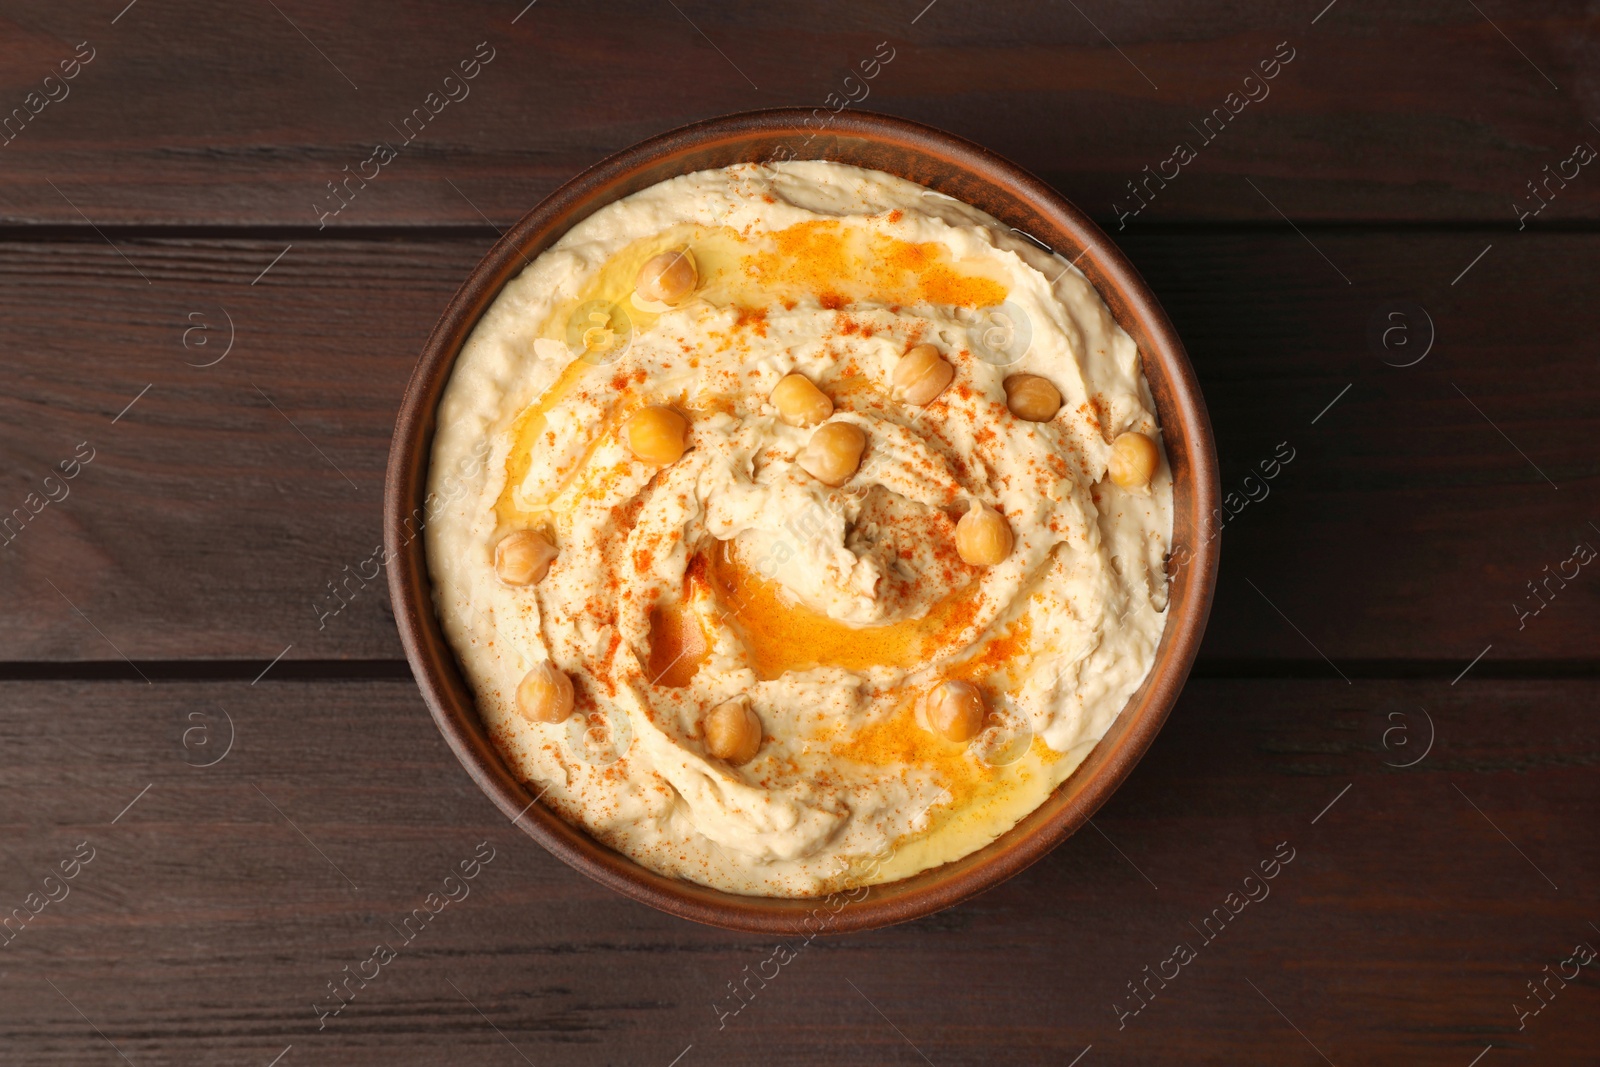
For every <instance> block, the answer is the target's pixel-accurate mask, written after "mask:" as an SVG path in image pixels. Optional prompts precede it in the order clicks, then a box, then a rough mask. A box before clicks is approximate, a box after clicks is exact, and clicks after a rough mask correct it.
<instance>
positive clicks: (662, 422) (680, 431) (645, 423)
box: [623, 404, 689, 467]
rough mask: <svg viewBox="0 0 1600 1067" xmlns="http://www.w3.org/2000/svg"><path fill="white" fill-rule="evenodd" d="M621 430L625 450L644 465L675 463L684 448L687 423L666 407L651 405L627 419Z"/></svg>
mask: <svg viewBox="0 0 1600 1067" xmlns="http://www.w3.org/2000/svg"><path fill="white" fill-rule="evenodd" d="M623 431H624V432H625V433H626V434H627V437H628V448H629V450H630V451H632V452H633V454H634V455H635V456H637V457H638V458H639V459H641V460H643V461H644V462H646V463H652V464H654V465H656V466H657V467H665V466H666V465H667V464H669V463H676V462H677V461H678V457H679V456H682V455H683V450H684V449H685V448H687V447H688V434H689V420H688V419H686V418H684V417H683V416H682V415H679V414H678V413H677V412H676V411H673V410H672V409H671V408H669V407H665V406H663V405H661V404H652V405H650V406H649V407H647V408H643V409H641V410H640V411H639V412H638V413H637V414H636V415H634V416H633V418H631V419H629V420H628V422H627V425H625V426H624V427H623Z"/></svg>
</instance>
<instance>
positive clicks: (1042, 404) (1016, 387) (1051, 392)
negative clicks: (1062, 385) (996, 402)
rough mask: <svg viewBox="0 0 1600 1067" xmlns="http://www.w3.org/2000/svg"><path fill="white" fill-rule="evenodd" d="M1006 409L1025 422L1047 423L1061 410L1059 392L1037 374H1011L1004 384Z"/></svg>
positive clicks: (1047, 380)
mask: <svg viewBox="0 0 1600 1067" xmlns="http://www.w3.org/2000/svg"><path fill="white" fill-rule="evenodd" d="M1004 385H1005V390H1006V407H1008V408H1010V409H1011V414H1013V415H1015V416H1016V417H1017V418H1019V419H1022V420H1023V421H1025V422H1049V421H1050V420H1051V419H1053V418H1055V417H1056V412H1058V411H1060V410H1061V390H1059V389H1057V388H1056V387H1055V386H1053V385H1051V384H1050V381H1049V379H1047V378H1041V377H1039V376H1038V375H1037V374H1013V375H1012V376H1011V377H1009V378H1007V379H1006V380H1005V382H1004Z"/></svg>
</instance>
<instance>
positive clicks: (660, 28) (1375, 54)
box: [0, 0, 1600, 229]
mask: <svg viewBox="0 0 1600 1067" xmlns="http://www.w3.org/2000/svg"><path fill="white" fill-rule="evenodd" d="M120 6H121V5H116V4H112V5H108V7H120ZM675 6H676V8H677V10H675V9H674V5H668V4H655V3H651V4H646V3H610V4H599V5H596V4H586V5H582V6H563V5H560V4H540V5H536V6H533V7H532V8H530V9H528V10H526V11H524V12H523V14H522V15H521V17H520V18H518V17H517V13H518V11H519V10H522V9H523V5H522V4H520V3H515V2H512V3H494V4H490V3H486V2H483V0H478V2H475V3H470V4H452V5H449V6H448V7H436V6H427V5H421V4H410V5H392V6H387V7H385V8H383V9H382V12H381V14H376V13H374V11H373V9H371V8H370V7H369V6H368V5H360V4H357V5H345V4H334V3H328V2H314V0H294V2H291V3H284V4H278V5H276V7H277V8H278V10H274V5H269V4H262V5H250V6H246V7H243V8H217V7H215V6H214V5H209V4H205V3H201V2H199V0H181V2H176V3H164V4H154V3H142V4H138V5H137V6H135V7H133V8H132V9H131V10H126V11H124V12H123V13H122V14H121V15H120V16H116V21H115V24H113V22H112V19H113V16H115V15H116V13H115V12H106V11H98V10H97V11H94V12H92V13H91V12H90V11H88V10H86V9H83V8H81V7H79V6H77V5H71V6H68V5H59V4H55V3H52V2H47V0H25V2H21V3H15V4H11V5H8V8H7V11H6V13H5V15H4V16H3V23H0V25H3V29H4V32H3V33H0V39H3V44H0V49H3V52H0V54H3V55H4V59H5V62H4V63H3V64H0V104H3V105H4V108H5V110H6V111H7V112H9V110H10V109H11V108H13V107H19V106H23V104H24V102H25V100H27V97H28V94H29V93H30V92H38V91H41V87H42V86H43V78H44V77H45V76H47V75H49V74H51V73H52V71H56V70H57V66H58V64H59V63H60V61H61V60H63V59H65V58H68V57H70V56H71V55H72V54H73V49H74V47H75V46H76V45H77V44H78V43H79V42H82V41H85V40H87V41H88V42H89V43H90V45H91V47H92V48H93V49H94V50H95V58H94V59H93V60H92V61H91V62H90V63H89V64H88V65H87V66H85V67H84V68H83V69H82V70H81V72H80V73H79V74H78V76H77V77H76V78H75V79H74V80H73V81H71V82H70V83H68V85H67V87H66V88H67V90H68V93H69V95H67V96H66V97H65V98H64V99H61V100H60V101H59V102H57V103H48V104H44V105H42V110H41V111H40V112H39V113H38V114H37V115H35V116H33V117H32V118H31V119H29V120H28V121H26V123H25V124H23V125H22V126H21V127H20V132H19V133H16V134H14V135H12V136H14V139H12V140H10V141H9V142H8V143H5V144H4V145H3V147H0V158H3V161H4V167H5V172H6V174H7V179H8V180H7V183H6V187H5V189H4V190H3V191H0V220H4V221H9V222H13V223H28V224H33V223H51V224H70V225H73V226H82V225H84V219H85V217H86V218H87V219H89V220H92V221H93V222H94V223H95V224H98V225H100V226H108V225H113V224H116V225H147V224H148V225H186V224H203V225H250V226H261V225H274V226H295V227H300V228H302V229H303V228H308V227H310V228H315V227H317V226H318V225H319V220H320V217H321V216H320V212H321V211H322V210H325V209H322V208H318V207H317V206H316V205H317V204H318V203H319V202H321V201H322V199H323V198H324V197H325V196H327V195H328V190H327V183H328V182H330V181H332V182H338V181H341V180H342V179H343V177H344V173H345V172H344V168H345V167H346V166H348V167H349V168H350V169H351V171H352V172H357V171H359V169H360V168H359V166H358V164H360V162H361V161H362V160H365V159H367V158H369V157H370V156H371V154H372V150H373V147H374V145H375V144H376V143H377V142H379V141H391V142H394V143H396V144H397V145H398V144H400V142H402V141H403V140H404V138H403V136H402V134H401V133H397V132H396V130H397V128H399V127H401V125H402V123H403V120H404V118H405V117H406V116H408V115H410V114H411V113H412V111H413V109H415V108H418V107H423V106H425V101H426V98H427V96H428V94H429V93H441V96H442V88H443V79H444V78H445V76H446V75H448V74H450V73H451V72H452V71H453V70H455V69H456V67H457V64H458V63H459V62H460V61H461V60H463V59H467V58H469V57H471V56H472V54H473V52H474V49H475V48H476V46H477V45H478V43H479V42H485V41H486V42H489V45H490V47H491V48H493V49H494V50H495V59H494V60H493V62H492V63H491V64H490V65H489V66H487V67H485V68H483V70H482V71H481V73H480V74H479V75H478V77H477V78H476V79H474V80H473V81H472V82H471V83H470V85H469V86H468V87H467V90H468V95H466V96H464V97H463V98H462V99H460V100H459V102H455V103H448V104H443V105H440V106H439V108H438V110H439V114H438V115H437V117H436V118H434V119H432V120H431V121H429V122H428V123H427V125H426V128H425V129H424V130H423V131H422V132H421V133H420V135H418V136H416V137H415V138H414V139H413V140H411V141H410V142H409V143H407V144H404V145H402V146H401V152H400V156H399V158H398V159H397V160H396V161H395V162H394V163H392V164H389V165H387V166H385V167H383V168H381V173H380V175H379V176H378V177H377V178H374V179H373V180H372V181H371V182H370V183H368V184H367V185H365V187H363V188H360V189H358V190H357V191H356V192H355V193H354V194H353V200H352V202H351V204H350V205H349V207H348V208H347V209H345V210H343V211H341V212H340V213H339V214H338V215H337V216H336V217H334V218H333V219H332V221H331V222H330V225H333V226H337V227H340V228H348V227H372V226H382V225H418V224H424V223H427V224H440V223H446V224H474V225H475V224H478V223H479V222H480V221H481V219H482V217H484V216H487V217H488V218H490V219H492V220H494V221H495V222H496V223H497V224H499V225H502V226H504V225H505V224H507V223H509V222H510V221H512V220H514V219H515V218H517V217H518V216H520V215H521V214H522V212H524V211H525V210H526V209H527V208H528V206H529V205H531V204H533V203H534V202H536V201H537V200H538V199H539V198H540V197H541V196H543V195H544V194H545V193H547V192H549V191H550V190H551V189H553V188H554V187H555V186H556V185H558V184H559V183H560V182H562V181H564V180H565V179H567V178H568V177H571V176H572V175H573V174H575V173H577V172H578V171H580V170H582V169H583V168H584V167H587V166H589V165H590V164H592V163H594V162H595V161H597V160H598V159H600V158H601V157H603V156H604V155H606V154H608V153H610V152H613V151H616V150H618V149H620V148H623V147H625V146H627V145H629V144H632V143H633V142H636V141H638V140H641V139H643V138H646V137H648V136H651V135H653V134H656V133H660V132H662V131H664V130H666V129H669V128H672V127H674V126H678V125H682V124H684V123H688V122H692V121H695V120H698V119H702V118H708V117H711V116H715V115H720V114H725V113H727V112H732V111H741V110H748V109H752V108H760V107H774V106H803V107H814V108H822V109H824V110H825V111H826V110H827V109H831V108H832V107H835V106H839V104H838V102H839V101H843V100H844V99H845V98H846V96H847V94H848V95H853V96H854V97H857V98H860V106H863V107H866V108H870V109H872V110H879V111H884V112H888V113H890V114H895V115H901V116H904V117H907V118H912V119H918V120H921V121H924V122H928V123H931V124H934V125H937V126H941V127H944V128H946V129H949V130H951V131H953V132H955V133H958V134H961V135H963V136H966V137H969V138H971V139H973V140H976V141H978V142H980V143H982V144H985V145H987V146H989V147H991V148H993V149H995V150H996V151H998V152H1001V153H1003V154H1005V155H1007V156H1010V157H1011V158H1013V159H1015V160H1016V161H1018V162H1019V163H1021V164H1022V165H1024V166H1026V167H1028V168H1030V169H1032V170H1034V171H1036V172H1037V173H1039V174H1041V175H1043V176H1044V177H1045V178H1046V179H1047V180H1049V181H1051V182H1052V183H1054V184H1055V185H1056V186H1057V188H1059V189H1060V190H1061V191H1062V192H1063V193H1065V194H1066V195H1067V196H1068V197H1070V198H1072V199H1073V200H1074V201H1076V202H1078V203H1079V204H1081V205H1082V206H1083V207H1085V208H1086V209H1087V210H1089V211H1090V212H1092V213H1094V214H1095V215H1096V216H1097V217H1098V218H1101V219H1103V220H1108V221H1110V220H1115V219H1116V218H1117V217H1118V216H1119V214H1120V213H1122V212H1125V211H1130V210H1132V207H1133V205H1134V201H1133V200H1132V199H1131V198H1130V193H1129V190H1128V187H1127V183H1129V182H1130V181H1142V180H1144V178H1143V174H1144V168H1145V167H1150V168H1151V169H1152V171H1153V172H1154V171H1157V170H1159V168H1160V165H1161V164H1162V162H1163V161H1164V160H1167V159H1169V158H1170V157H1171V156H1172V154H1173V150H1174V148H1175V146H1176V145H1177V144H1178V143H1179V142H1184V141H1187V142H1189V143H1190V144H1191V146H1192V147H1193V148H1194V149H1195V150H1196V151H1197V152H1198V158H1197V159H1196V160H1195V161H1193V162H1191V163H1189V164H1187V165H1186V166H1184V167H1183V168H1182V176H1181V177H1178V178H1175V179H1173V181H1172V182H1171V185H1170V187H1167V188H1160V187H1159V186H1153V187H1152V188H1155V189H1157V190H1158V191H1157V192H1155V193H1154V194H1153V195H1154V199H1153V200H1152V201H1151V203H1150V206H1149V207H1148V209H1146V210H1144V211H1143V212H1142V213H1141V214H1140V215H1139V216H1138V217H1137V218H1136V219H1135V220H1134V221H1133V222H1132V223H1131V224H1130V225H1131V226H1132V227H1133V228H1135V229H1136V228H1137V227H1138V226H1140V225H1144V224H1148V223H1149V222H1151V221H1159V220H1169V221H1170V220H1193V219H1203V220H1217V219H1233V220H1249V221H1263V222H1265V221H1270V222H1272V223H1277V222H1279V216H1278V214H1277V210H1278V209H1281V210H1282V211H1283V212H1285V213H1286V214H1287V215H1288V216H1289V217H1291V218H1294V219H1296V220H1298V221H1300V222H1302V223H1304V222H1307V221H1310V220H1319V219H1320V220H1352V219H1354V220H1372V219H1388V220H1416V219H1435V220H1438V219H1452V220H1461V219H1472V220H1480V221H1484V222H1489V223H1493V224H1495V225H1496V226H1497V227H1502V228H1505V229H1511V228H1513V227H1514V223H1515V220H1516V214H1515V209H1514V207H1513V204H1514V202H1515V201H1516V200H1517V199H1518V198H1519V197H1522V198H1525V197H1527V196H1528V192H1527V189H1526V183H1528V182H1530V181H1532V182H1540V181H1542V180H1543V179H1544V174H1545V172H1544V170H1543V168H1544V167H1545V166H1547V165H1549V166H1551V167H1552V168H1554V167H1556V165H1557V164H1558V163H1559V162H1560V161H1562V160H1564V159H1567V158H1569V157H1570V155H1571V152H1572V149H1573V148H1574V146H1575V145H1576V144H1577V143H1579V142H1582V141H1588V142H1590V143H1593V144H1600V134H1596V132H1595V131H1594V129H1593V128H1592V127H1591V126H1590V125H1589V122H1590V120H1591V119H1593V118H1594V108H1593V106H1592V103H1593V99H1594V92H1595V85H1594V79H1593V64H1592V62H1590V56H1589V52H1588V51H1587V48H1588V45H1587V43H1586V42H1587V41H1589V40H1592V39H1593V37H1594V34H1595V31H1596V29H1597V26H1600V16H1597V15H1596V14H1595V13H1594V12H1592V11H1590V12H1578V11H1576V10H1574V9H1573V8H1571V7H1570V6H1566V5H1560V4H1554V3H1540V4H1522V5H1511V4H1507V3H1504V2H1498V3H1490V4H1480V5H1477V7H1478V10H1474V7H1473V5H1470V4H1450V5H1442V6H1432V7H1429V8H1427V9H1418V10H1398V9H1390V8H1374V7H1369V6H1363V5H1360V4H1352V3H1342V4H1339V5H1337V6H1335V7H1333V8H1331V9H1330V10H1326V11H1324V12H1323V13H1322V14H1321V15H1320V16H1319V15H1318V10H1317V9H1321V8H1322V7H1323V5H1321V4H1315V3H1314V4H1307V5H1303V6H1302V5H1284V4H1278V3H1267V2H1264V0H1251V2H1246V3H1226V2H1222V0H1205V2H1203V3H1195V4H1188V5H1183V6H1182V7H1181V8H1178V9H1173V8H1171V7H1170V6H1162V5H1146V6H1136V5H1115V4H1107V3H1104V2H1103V0H1102V2H1099V3H1091V4H1087V5H1078V6H1077V7H1074V5H1071V4H1066V5H1062V4H1046V3H1039V2H1034V3H1028V4H1024V5H1020V6H1015V7H1008V8H1006V9H1004V10H1003V11H1001V10H984V11H982V12H976V11H974V10H973V9H971V8H970V6H964V5H961V4H958V3H956V2H954V0H944V2H942V3H937V4H935V5H934V6H932V7H931V8H927V9H924V8H925V5H924V4H923V3H917V2H912V3H906V4H899V3H896V4H867V5H863V4H857V3H848V4H847V3H839V2H830V3H820V4H817V3H814V4H781V5H756V6H755V7H750V6H748V5H744V6H731V7H730V6H724V5H713V4H707V3H685V4H678V5H675ZM919 12H920V14H919ZM1491 18H1492V19H1493V20H1494V21H1493V22H1491V21H1490V19H1491ZM514 20H515V21H514ZM176 41H182V42H183V47H182V49H181V50H175V49H174V42H176ZM879 42H887V43H888V47H889V48H892V49H893V59H892V62H890V63H889V64H888V65H887V66H885V67H882V68H881V70H879V71H878V73H877V76H876V77H875V78H873V79H872V80H871V81H870V82H867V83H865V84H863V83H861V82H859V81H858V82H852V83H848V84H847V83H846V82H845V80H844V79H846V78H847V77H851V76H852V75H855V76H856V77H857V78H858V79H859V76H860V74H861V69H860V64H861V63H863V62H865V61H869V60H871V58H872V57H873V55H874V53H875V52H877V51H878V44H879ZM1279 42H1288V47H1289V48H1291V49H1293V54H1294V57H1295V58H1294V59H1293V60H1292V61H1291V62H1290V64H1289V65H1288V66H1286V67H1284V68H1283V69H1282V71H1281V73H1279V74H1278V75H1277V77H1275V78H1274V79H1273V80H1272V81H1271V82H1269V83H1267V85H1266V87H1265V89H1266V91H1267V92H1268V94H1269V95H1267V96H1265V98H1263V99H1261V100H1260V101H1259V102H1258V103H1252V104H1248V105H1243V106H1242V110H1241V111H1240V112H1239V114H1238V116H1237V118H1233V119H1230V120H1229V121H1228V123H1227V124H1226V126H1225V128H1223V129H1222V130H1221V132H1220V133H1217V134H1216V135H1215V136H1214V137H1210V136H1209V135H1207V136H1204V137H1203V136H1201V134H1200V133H1199V132H1197V129H1196V127H1199V126H1201V125H1202V124H1203V120H1204V118H1205V117H1206V116H1207V115H1209V114H1211V112H1212V111H1213V109H1217V108H1224V107H1226V106H1227V97H1228V94H1229V93H1243V92H1247V91H1249V92H1255V93H1257V95H1259V94H1260V93H1261V92H1262V91H1263V90H1262V89H1260V88H1256V89H1251V88H1250V87H1248V86H1245V84H1244V79H1245V78H1246V77H1247V76H1248V75H1250V74H1251V73H1252V72H1254V71H1256V69H1257V65H1258V64H1259V63H1260V62H1262V61H1264V60H1269V59H1271V58H1272V56H1273V54H1274V52H1275V51H1276V50H1277V48H1278V44H1279ZM56 91H57V92H58V93H59V92H60V91H61V90H59V89H58V90H56ZM455 91H456V92H457V93H458V95H459V94H460V93H461V92H462V91H463V90H455ZM864 91H865V92H866V93H867V94H868V95H865V96H864V97H863V96H862V94H863V92H864ZM36 99H43V98H42V97H39V98H36ZM1191 124H1194V125H1193V126H1191ZM372 169H373V168H368V172H369V173H371V171H372ZM1173 172H1174V170H1173V168H1172V167H1171V166H1170V165H1169V167H1168V173H1169V174H1170V173H1173ZM1246 179H1249V180H1250V181H1254V182H1255V183H1256V185H1257V186H1258V189H1257V190H1253V189H1252V188H1251V187H1250V184H1249V183H1248V182H1247V180H1246ZM52 183H53V184H52ZM452 183H454V187H452ZM1552 188H1553V189H1555V192H1554V194H1553V195H1554V200H1553V201H1552V202H1551V204H1550V207H1549V209H1548V210H1546V211H1544V212H1543V213H1542V214H1541V215H1540V216H1539V217H1538V219H1537V221H1536V222H1535V225H1540V226H1544V225H1549V224H1551V223H1562V222H1570V221H1573V220H1591V221H1592V220H1593V219H1594V218H1596V216H1597V214H1600V180H1596V179H1595V178H1594V177H1593V176H1592V175H1589V174H1588V173H1587V171H1585V172H1583V173H1582V175H1581V176H1580V177H1578V178H1576V179H1574V180H1572V181H1571V182H1570V183H1567V184H1565V185H1564V186H1560V187H1557V186H1552ZM1530 203H1531V201H1530ZM1274 205H1276V208H1275V207H1274ZM80 211H81V213H82V214H81V215H80ZM480 213H481V214H480Z"/></svg>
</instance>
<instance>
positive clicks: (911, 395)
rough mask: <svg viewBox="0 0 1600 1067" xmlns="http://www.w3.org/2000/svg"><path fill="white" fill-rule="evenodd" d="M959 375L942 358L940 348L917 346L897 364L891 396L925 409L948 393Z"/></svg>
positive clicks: (890, 391)
mask: <svg viewBox="0 0 1600 1067" xmlns="http://www.w3.org/2000/svg"><path fill="white" fill-rule="evenodd" d="M955 376H956V369H955V368H954V367H952V366H951V365H950V364H949V363H947V362H946V361H945V359H944V357H943V356H941V355H939V350H938V349H937V348H935V347H933V346H932V345H917V346H916V347H915V348H913V349H912V350H911V351H909V352H907V353H906V354H905V355H903V356H901V357H900V362H899V363H896V364H895V366H894V383H893V386H892V387H891V389H890V390H889V395H890V396H892V397H894V398H895V399H896V400H903V401H905V402H906V403H907V404H915V405H916V406H917V407H922V406H923V405H924V404H931V403H933V400H934V398H935V397H937V396H938V395H939V394H940V393H942V392H944V391H945V387H946V386H948V385H949V384H950V382H951V380H952V379H953V378H955Z"/></svg>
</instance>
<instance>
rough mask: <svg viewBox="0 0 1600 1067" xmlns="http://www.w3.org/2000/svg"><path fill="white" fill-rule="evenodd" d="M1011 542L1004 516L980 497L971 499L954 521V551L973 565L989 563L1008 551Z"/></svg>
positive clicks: (991, 563)
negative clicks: (959, 519) (968, 505)
mask: <svg viewBox="0 0 1600 1067" xmlns="http://www.w3.org/2000/svg"><path fill="white" fill-rule="evenodd" d="M1012 544H1013V539H1012V537H1011V526H1010V524H1008V523H1007V522H1006V517H1005V516H1004V515H1002V514H1000V513H999V512H998V511H996V510H994V509H993V508H991V507H989V506H988V505H986V504H985V503H984V502H983V501H981V500H974V501H973V502H972V506H971V507H970V508H968V509H967V513H966V514H965V515H963V516H961V521H960V522H957V523H956V552H957V553H959V554H960V556H961V558H962V559H963V560H965V561H966V562H968V563H971V564H973V565H974V566H977V567H993V566H994V565H995V564H996V563H999V562H1000V561H1001V560H1003V559H1005V558H1006V557H1007V556H1009V555H1011V546H1012Z"/></svg>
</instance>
